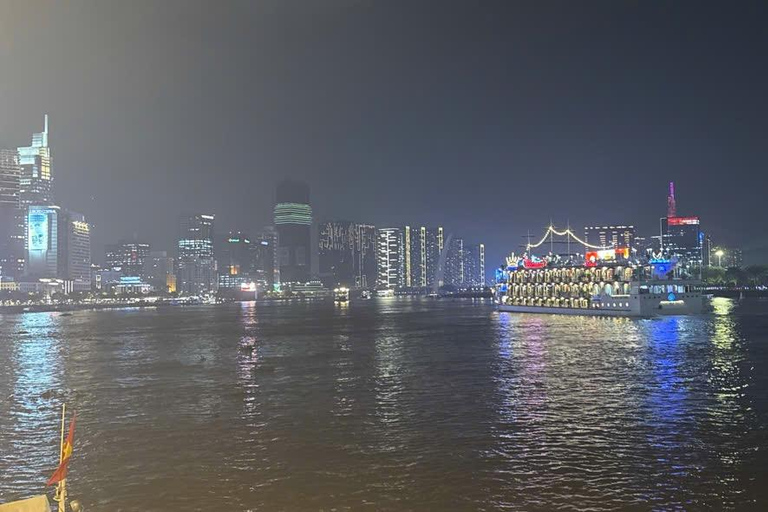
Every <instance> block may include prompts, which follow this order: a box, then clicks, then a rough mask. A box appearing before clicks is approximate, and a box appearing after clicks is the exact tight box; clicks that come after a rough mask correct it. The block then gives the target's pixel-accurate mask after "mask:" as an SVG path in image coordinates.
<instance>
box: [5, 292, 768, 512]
mask: <svg viewBox="0 0 768 512" xmlns="http://www.w3.org/2000/svg"><path fill="white" fill-rule="evenodd" d="M714 306H715V312H714V313H713V314H712V315H709V316H702V317H667V318H659V319H650V320H627V319H604V318H588V317H584V318H581V317H565V316H538V315H514V314H509V313H498V312H495V311H493V310H492V308H490V307H487V306H483V305H470V303H469V302H458V301H457V302H452V301H427V300H411V299H399V298H392V299H382V300H371V301H365V302H357V303H356V302H354V301H353V302H351V303H349V304H343V305H332V304H294V305H290V306H287V305H264V304H256V303H243V304H239V305H232V306H227V307H221V308H172V309H169V310H152V311H142V310H132V311H111V312H107V311H105V312H78V313H75V314H74V315H72V316H70V317H62V316H60V315H57V314H55V313H54V314H49V313H40V314H28V315H15V316H5V317H2V324H1V327H0V358H2V361H3V362H4V364H5V366H6V367H7V368H6V371H4V372H2V373H0V400H3V401H2V402H0V404H1V405H2V410H0V445H2V446H4V447H7V448H6V449H4V450H0V499H2V500H8V499H13V498H18V497H22V496H26V495H30V494H34V493H39V492H41V491H43V487H42V484H43V483H44V481H45V478H47V476H48V473H50V471H52V470H53V468H54V466H55V458H56V450H57V443H58V431H57V430H58V407H59V404H60V402H61V400H62V399H63V398H65V397H66V398H67V399H68V400H69V401H70V405H71V406H72V407H77V408H78V409H79V417H80V418H81V420H80V422H79V425H80V426H79V427H78V444H77V445H76V459H75V460H74V461H73V465H72V483H71V486H72V490H73V492H74V493H75V494H80V495H81V496H82V498H83V499H84V501H85V502H86V503H87V504H89V505H91V509H101V510H105V509H114V508H115V507H119V508H122V509H124V510H190V509H197V508H205V509H209V510H220V509H222V508H226V507H229V509H232V510H323V509H326V510H330V509H332V508H335V509H337V510H357V509H360V508H369V509H373V510H492V509H493V510H496V509H503V510H531V509H553V508H561V509H572V510H577V509H585V508H589V509H592V510H609V509H616V508H638V509H644V510H645V509H663V510H668V509H675V508H680V509H696V508H707V507H709V508H715V509H720V508H728V507H732V508H745V507H749V506H751V505H753V504H754V502H755V500H757V499H759V498H763V497H765V491H763V490H761V489H760V488H759V487H758V484H757V482H756V476H755V475H757V474H758V471H759V468H762V467H763V466H764V465H765V464H768V459H766V455H765V449H766V448H768V446H766V436H765V428H764V425H765V424H766V419H768V414H767V413H766V411H767V409H768V408H767V407H766V402H765V397H766V395H767V394H766V391H768V380H766V378H764V377H763V376H762V375H763V374H762V373H761V372H760V370H756V368H757V369H760V368H763V367H765V365H766V364H768V350H766V349H765V348H764V347H765V346H766V345H768V339H766V337H765V335H764V334H763V333H765V332H766V328H768V325H766V321H767V320H768V316H766V315H756V316H755V315H752V314H745V313H743V311H744V309H743V308H742V307H741V306H734V304H733V303H732V302H731V301H717V300H716V301H715V304H714ZM24 331H28V332H27V333H26V334H22V332H24ZM50 389H54V390H58V392H59V395H55V394H53V393H47V391H48V390H50ZM5 397H9V398H8V399H5ZM758 447H759V448H760V450H757V448H758ZM158 503H162V506H158Z"/></svg>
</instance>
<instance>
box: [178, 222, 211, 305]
mask: <svg viewBox="0 0 768 512" xmlns="http://www.w3.org/2000/svg"><path fill="white" fill-rule="evenodd" d="M213 222H214V216H213V215H207V214H200V213H198V214H192V215H182V216H181V217H180V218H179V242H178V259H177V279H176V284H177V289H178V291H179V292H181V293H183V294H189V295H198V294H204V293H210V292H212V291H215V288H216V262H215V260H214V254H213Z"/></svg>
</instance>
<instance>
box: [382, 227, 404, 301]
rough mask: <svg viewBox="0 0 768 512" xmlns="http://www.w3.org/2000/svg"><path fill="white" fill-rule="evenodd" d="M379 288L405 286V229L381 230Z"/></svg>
mask: <svg viewBox="0 0 768 512" xmlns="http://www.w3.org/2000/svg"><path fill="white" fill-rule="evenodd" d="M376 266H377V271H378V280H377V287H378V288H381V289H394V288H402V287H404V286H405V238H404V229H401V228H381V229H379V230H378V235H377V240H376Z"/></svg>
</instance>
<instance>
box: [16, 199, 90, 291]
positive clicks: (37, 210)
mask: <svg viewBox="0 0 768 512" xmlns="http://www.w3.org/2000/svg"><path fill="white" fill-rule="evenodd" d="M27 212H28V213H27V262H28V265H27V275H28V276H29V277H32V278H36V279H39V278H48V279H61V280H65V281H71V282H72V289H73V290H75V291H87V290H90V288H91V233H90V231H91V228H90V225H89V224H88V223H87V222H86V220H85V217H84V216H83V215H80V214H78V213H74V212H70V211H67V210H63V209H62V208H59V207H58V206H42V205H31V206H29V207H28V209H27Z"/></svg>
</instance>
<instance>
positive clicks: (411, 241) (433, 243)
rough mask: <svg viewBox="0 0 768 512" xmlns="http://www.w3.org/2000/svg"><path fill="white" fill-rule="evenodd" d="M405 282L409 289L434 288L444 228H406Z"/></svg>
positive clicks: (404, 229)
mask: <svg viewBox="0 0 768 512" xmlns="http://www.w3.org/2000/svg"><path fill="white" fill-rule="evenodd" d="M403 231H404V233H405V235H404V240H405V246H406V247H405V257H404V260H405V266H406V271H405V281H406V285H405V286H406V287H407V288H428V287H432V286H433V285H434V283H435V279H437V271H438V265H439V263H440V253H441V252H442V250H443V243H444V235H443V228H442V227H437V228H427V227H425V226H420V227H413V226H405V227H404V228H403Z"/></svg>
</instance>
